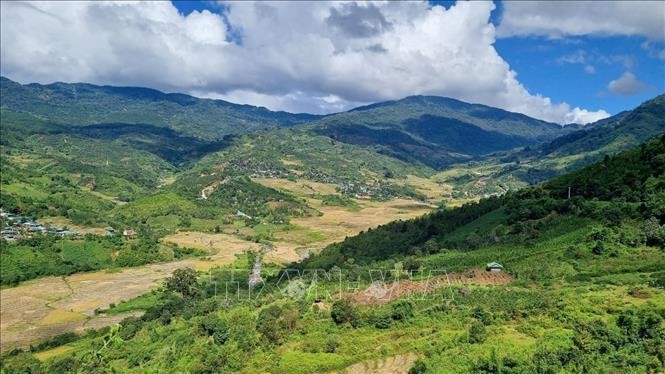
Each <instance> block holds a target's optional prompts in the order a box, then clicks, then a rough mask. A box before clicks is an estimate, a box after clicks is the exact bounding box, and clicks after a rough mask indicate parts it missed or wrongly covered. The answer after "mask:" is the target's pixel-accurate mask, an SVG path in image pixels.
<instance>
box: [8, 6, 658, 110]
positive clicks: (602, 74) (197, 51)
mask: <svg viewBox="0 0 665 374" xmlns="http://www.w3.org/2000/svg"><path fill="white" fill-rule="evenodd" d="M0 7H1V9H0V73H1V74H2V75H3V76H6V77H8V78H10V79H13V80H16V81H18V82H21V83H31V82H38V83H52V82H56V81H62V82H87V83H94V84H109V85H121V86H145V87H152V88H156V89H160V90H163V91H167V92H185V93H189V94H192V95H194V96H198V97H208V98H215V99H223V100H227V101H231V102H235V103H242V104H252V105H259V106H265V107H267V108H270V109H273V110H286V111H291V112H310V113H331V112H338V111H344V110H348V109H351V108H353V107H355V106H359V105H364V104H367V103H372V102H377V101H385V100H394V99H400V98H403V97H406V96H409V95H418V94H421V95H440V96H448V97H453V98H456V99H460V100H463V101H467V102H473V103H481V104H486V105H491V106H495V107H499V108H502V109H506V110H510V111H515V112H520V113H524V114H527V115H529V116H532V117H535V118H539V119H543V120H547V121H552V122H556V123H589V122H593V121H596V120H599V119H602V118H605V117H608V116H609V115H613V114H616V113H618V112H621V111H623V110H630V109H632V108H634V107H636V106H637V105H639V104H640V103H641V102H643V101H645V100H648V99H650V98H652V97H654V96H656V95H659V94H662V93H663V92H665V2H660V1H644V2H638V1H628V2H607V1H593V2H590V1H579V2H573V1H553V2H547V1H540V2H529V1H510V2H503V1H495V2H481V1H474V2H455V1H408V2H386V1H382V2H324V1H317V2H287V1H279V2H257V3H252V2H225V1H175V2H167V1H162V2H157V1H155V2H119V1H113V2H100V1H96V2H84V1H75V2H55V1H51V2H19V1H11V2H10V1H7V2H5V1H3V2H0Z"/></svg>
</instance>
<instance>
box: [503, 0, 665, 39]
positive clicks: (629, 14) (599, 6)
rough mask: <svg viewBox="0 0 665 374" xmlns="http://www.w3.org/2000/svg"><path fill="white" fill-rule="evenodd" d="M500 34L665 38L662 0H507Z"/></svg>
mask: <svg viewBox="0 0 665 374" xmlns="http://www.w3.org/2000/svg"><path fill="white" fill-rule="evenodd" d="M503 6H504V10H503V14H502V16H501V23H500V25H499V27H498V35H499V37H509V36H516V35H519V36H528V35H537V36H546V37H549V38H561V37H564V36H580V35H641V36H646V37H648V38H650V39H652V40H663V39H665V2H662V1H575V2H569V1H506V2H504V3H503Z"/></svg>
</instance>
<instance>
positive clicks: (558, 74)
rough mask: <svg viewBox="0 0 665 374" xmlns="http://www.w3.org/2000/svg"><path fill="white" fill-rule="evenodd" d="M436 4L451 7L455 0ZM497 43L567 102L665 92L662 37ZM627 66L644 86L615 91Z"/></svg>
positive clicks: (186, 4)
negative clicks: (624, 92)
mask: <svg viewBox="0 0 665 374" xmlns="http://www.w3.org/2000/svg"><path fill="white" fill-rule="evenodd" d="M173 3H174V5H175V6H176V7H177V8H178V10H179V11H180V12H181V13H183V14H184V15H187V14H189V13H191V12H192V11H203V10H208V11H211V12H214V13H219V14H223V13H224V8H223V7H221V6H219V5H218V4H217V3H216V2H214V1H173ZM431 3H432V4H434V5H442V6H444V7H446V8H450V6H452V5H454V4H455V1H454V0H453V1H431ZM502 11H503V6H502V3H501V2H496V9H495V10H494V11H493V12H492V17H491V21H492V22H493V23H494V24H495V25H498V24H499V23H500V21H501V15H502V14H501V13H502ZM663 17H665V15H664V16H663ZM664 22H665V20H664ZM645 42H648V43H649V45H648V46H647V45H645V44H644V43H645ZM494 46H495V48H496V49H497V51H498V52H499V54H500V55H501V56H502V57H503V58H504V59H505V60H506V61H507V62H508V63H509V64H510V66H511V68H512V69H513V70H515V71H516V72H517V73H518V78H519V80H520V82H521V83H522V84H523V85H524V86H525V87H526V88H527V89H528V90H529V91H530V92H537V93H541V94H543V95H545V96H547V97H550V98H551V99H552V100H553V101H556V102H560V101H567V102H571V103H575V105H578V106H581V107H584V108H588V109H591V110H597V109H601V108H602V109H604V110H606V111H607V112H609V113H610V114H616V113H619V112H621V111H623V110H629V109H632V108H634V107H636V106H637V105H639V104H640V103H642V102H644V101H645V100H648V99H650V98H652V97H654V96H656V95H658V94H661V93H663V92H665V60H663V59H662V57H661V58H659V57H658V52H659V50H660V51H662V50H663V49H664V48H665V46H664V45H663V43H662V41H649V39H648V38H646V37H643V36H622V35H610V36H607V35H601V36H572V37H565V38H561V39H552V38H549V37H546V36H515V37H508V38H500V39H498V40H497V41H496V43H495V45H494ZM581 56H582V57H581ZM566 57H569V58H566ZM581 58H584V62H582V61H581ZM626 71H631V72H632V73H633V74H634V75H635V76H636V77H637V79H638V80H639V81H641V82H643V83H644V85H645V87H644V89H643V90H641V92H637V93H634V94H630V95H622V94H616V93H611V92H609V91H608V84H609V82H611V81H612V80H615V79H617V78H619V77H620V76H621V75H622V74H624V73H625V72H626Z"/></svg>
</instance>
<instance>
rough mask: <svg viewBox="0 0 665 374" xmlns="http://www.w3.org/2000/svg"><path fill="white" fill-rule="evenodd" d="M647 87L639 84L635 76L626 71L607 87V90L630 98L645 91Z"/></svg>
mask: <svg viewBox="0 0 665 374" xmlns="http://www.w3.org/2000/svg"><path fill="white" fill-rule="evenodd" d="M648 89H649V86H647V85H646V84H644V83H642V82H640V81H639V80H638V79H637V77H636V76H635V74H633V73H631V72H629V71H627V72H625V73H623V74H622V75H621V76H620V77H619V78H617V79H615V80H613V81H611V82H610V83H609V84H608V85H607V90H608V91H610V92H612V93H614V94H617V95H622V96H631V95H635V94H637V93H640V92H643V91H646V90H648Z"/></svg>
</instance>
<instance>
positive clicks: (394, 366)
mask: <svg viewBox="0 0 665 374" xmlns="http://www.w3.org/2000/svg"><path fill="white" fill-rule="evenodd" d="M417 359H418V355H417V354H416V353H413V352H411V353H406V354H403V355H397V356H393V357H386V358H378V359H374V360H368V361H363V362H359V363H357V364H353V365H351V366H349V367H347V368H346V369H344V370H342V371H341V372H340V374H368V373H369V374H402V373H404V374H406V373H408V372H409V369H411V367H412V366H413V364H414V363H415V362H416V360H417Z"/></svg>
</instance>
